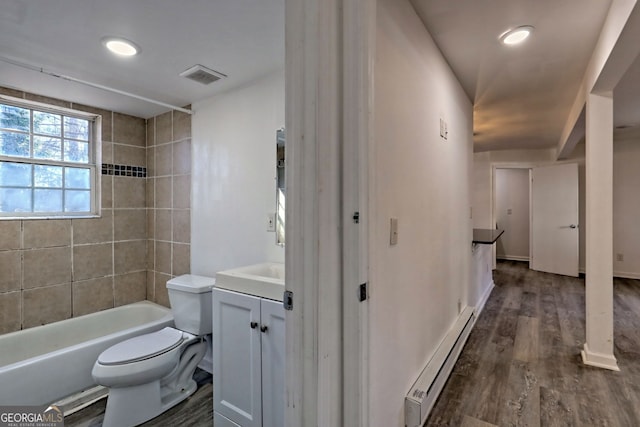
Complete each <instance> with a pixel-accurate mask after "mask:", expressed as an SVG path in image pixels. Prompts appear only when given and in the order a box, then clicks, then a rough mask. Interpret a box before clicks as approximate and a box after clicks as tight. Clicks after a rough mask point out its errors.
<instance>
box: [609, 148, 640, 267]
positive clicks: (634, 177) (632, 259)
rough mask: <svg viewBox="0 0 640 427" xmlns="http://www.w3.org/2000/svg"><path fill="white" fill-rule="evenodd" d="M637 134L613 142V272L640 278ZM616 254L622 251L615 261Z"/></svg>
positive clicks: (639, 170)
mask: <svg viewBox="0 0 640 427" xmlns="http://www.w3.org/2000/svg"><path fill="white" fill-rule="evenodd" d="M639 220H640V137H636V138H633V139H623V140H615V141H614V144H613V256H614V258H613V272H614V274H615V275H618V276H623V277H635V278H638V279H640V224H639V223H638V221H639ZM616 254H623V255H624V260H623V261H618V260H617V259H616Z"/></svg>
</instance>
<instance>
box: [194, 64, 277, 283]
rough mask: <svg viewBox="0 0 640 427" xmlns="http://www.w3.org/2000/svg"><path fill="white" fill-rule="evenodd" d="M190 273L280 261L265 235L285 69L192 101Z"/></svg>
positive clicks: (272, 202)
mask: <svg viewBox="0 0 640 427" xmlns="http://www.w3.org/2000/svg"><path fill="white" fill-rule="evenodd" d="M193 109H194V110H195V114H194V115H193V122H192V126H193V142H192V144H193V148H192V153H193V154H192V155H193V176H192V198H191V200H192V218H191V271H192V272H193V274H202V275H207V276H212V275H214V274H215V273H216V272H218V271H220V270H224V269H228V268H232V267H238V266H242V265H249V264H253V263H258V262H264V261H277V262H284V249H283V248H282V247H280V246H278V245H276V243H275V233H273V232H267V231H266V230H267V215H268V213H270V212H275V205H276V201H275V200H276V199H275V197H276V196H275V195H276V181H275V177H276V130H277V129H279V128H281V127H283V126H284V71H282V70H281V71H278V72H276V73H274V74H271V75H269V76H267V77H265V78H263V79H261V80H259V81H256V82H254V83H253V84H251V85H249V86H246V87H243V88H240V89H237V90H233V91H230V92H226V93H222V94H219V95H216V96H214V97H212V98H210V99H207V100H204V101H201V102H197V103H194V104H193Z"/></svg>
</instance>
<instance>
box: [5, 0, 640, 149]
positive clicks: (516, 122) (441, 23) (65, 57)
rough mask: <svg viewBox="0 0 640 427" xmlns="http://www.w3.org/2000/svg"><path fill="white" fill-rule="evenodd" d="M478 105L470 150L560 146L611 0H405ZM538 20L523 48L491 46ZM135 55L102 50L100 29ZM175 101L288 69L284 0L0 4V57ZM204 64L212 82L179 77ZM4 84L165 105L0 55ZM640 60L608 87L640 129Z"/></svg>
mask: <svg viewBox="0 0 640 427" xmlns="http://www.w3.org/2000/svg"><path fill="white" fill-rule="evenodd" d="M411 1H412V3H413V4H414V7H415V8H416V11H417V12H418V14H419V15H420V17H421V18H422V20H423V22H424V23H425V26H426V27H427V29H428V30H429V32H430V33H431V34H432V36H433V38H434V39H435V41H436V43H437V44H438V46H439V48H440V50H441V51H442V52H443V54H444V56H445V58H446V59H447V61H448V62H449V64H450V65H451V67H452V69H453V71H454V73H455V74H456V75H457V77H458V79H459V80H460V82H461V83H462V86H463V88H464V90H465V91H466V92H467V94H468V96H469V98H470V99H471V100H472V101H473V102H474V133H475V136H474V146H475V150H476V151H486V150H495V149H508V148H548V147H555V146H557V144H558V142H559V140H560V136H561V132H562V129H563V127H564V125H565V122H566V121H567V119H568V115H569V110H570V108H571V105H572V103H573V101H574V99H575V97H576V94H577V93H578V87H579V85H580V83H581V80H582V76H583V74H584V70H585V67H586V64H587V62H588V61H589V58H590V56H591V52H592V50H593V47H594V45H595V43H596V40H597V37H598V35H599V33H600V29H601V27H602V24H603V22H604V19H605V16H606V13H607V11H608V8H609V6H610V4H611V0H560V1H559V0H411ZM524 24H529V25H533V26H534V27H535V28H536V30H535V32H534V34H533V36H532V37H531V38H530V39H529V40H528V41H527V42H526V43H525V44H524V45H522V46H519V47H512V48H508V47H505V46H503V45H501V44H500V43H499V42H498V36H499V35H500V34H501V33H502V32H504V31H505V30H507V29H509V28H512V27H514V26H518V25H524ZM108 35H115V36H122V37H126V38H128V39H130V40H132V41H134V42H136V43H137V44H138V45H139V46H140V47H141V48H142V53H141V54H140V55H139V56H137V57H134V58H129V59H122V58H117V57H114V56H113V55H111V54H110V53H108V52H107V51H106V50H105V49H104V48H103V46H102V44H101V39H102V38H103V37H104V36H108ZM2 58H6V59H10V60H12V61H18V62H21V63H25V64H29V65H31V66H35V67H41V68H44V69H45V70H46V71H51V72H53V73H58V74H63V75H68V76H70V77H73V78H77V79H81V80H87V81H90V82H93V83H97V84H101V85H105V86H109V87H113V88H116V89H119V90H122V91H126V92H131V93H134V94H137V95H141V96H144V97H148V98H152V99H156V100H159V101H162V102H166V103H169V104H173V105H176V106H182V105H187V104H191V103H193V102H196V101H198V100H201V99H205V98H208V97H210V96H212V95H215V94H216V93H219V92H221V91H226V90H229V89H231V88H234V87H238V86H242V85H245V84H247V83H249V82H251V81H253V80H255V79H257V78H259V77H260V76H262V75H265V74H267V73H269V72H272V71H274V70H276V69H279V68H282V67H283V66H284V0H189V1H175V0H136V1H131V0H99V1H98V0H57V1H55V2H53V1H46V2H42V1H40V2H39V1H33V0H2V2H1V3H0V59H2ZM195 64H202V65H204V66H206V67H209V68H212V69H214V70H216V71H219V72H221V73H224V74H226V75H228V77H227V78H225V79H223V80H220V81H218V82H215V83H213V84H211V85H209V86H203V85H201V84H199V83H196V82H193V81H191V80H187V79H184V78H181V77H179V76H178V74H179V73H180V72H182V71H184V70H186V69H187V68H189V67H191V66H192V65H195ZM0 85H2V86H9V87H13V88H17V89H21V90H25V91H30V92H35V93H40V94H43V95H47V96H52V97H56V98H62V99H67V100H70V101H74V102H79V103H85V104H91V105H95V106H98V107H102V108H106V109H110V110H115V111H120V112H124V113H128V114H133V115H136V116H140V117H151V116H154V115H156V114H159V113H161V112H164V111H166V110H167V108H165V107H159V106H155V105H153V104H149V103H147V102H143V101H139V100H135V99H132V98H127V97H122V96H119V95H114V94H111V93H109V92H105V91H102V90H98V89H93V88H90V87H87V86H83V85H79V84H77V83H70V82H67V81H64V80H61V79H58V78H55V77H51V76H48V75H46V74H43V73H40V72H37V71H32V70H27V69H24V68H21V67H18V66H15V65H11V64H8V63H6V62H3V61H2V60H0ZM638 99H640V61H637V62H636V63H635V64H634V66H632V68H631V70H630V71H629V72H628V73H627V75H626V77H625V78H624V79H623V81H622V82H621V84H620V85H619V86H618V88H617V89H616V92H615V101H614V104H615V116H614V117H615V124H616V125H618V126H620V125H625V126H628V125H632V126H635V125H640V102H637V100H638Z"/></svg>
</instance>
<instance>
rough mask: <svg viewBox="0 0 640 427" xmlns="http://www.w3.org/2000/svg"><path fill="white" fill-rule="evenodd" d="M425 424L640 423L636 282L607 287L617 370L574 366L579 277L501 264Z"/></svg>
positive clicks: (580, 330)
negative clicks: (611, 304) (611, 298)
mask: <svg viewBox="0 0 640 427" xmlns="http://www.w3.org/2000/svg"><path fill="white" fill-rule="evenodd" d="M494 281H495V284H496V287H495V289H494V290H493V292H492V294H491V297H490V298H489V300H488V301H487V304H486V307H485V309H484V311H483V313H482V314H481V315H480V317H479V318H478V321H477V323H476V326H475V328H474V330H473V331H472V333H471V335H470V337H469V340H468V341H467V344H466V346H465V348H464V350H463V352H462V354H461V355H460V358H459V360H458V363H457V364H456V366H455V368H454V370H453V372H452V375H451V377H450V378H449V380H448V382H447V384H446V386H445V388H444V390H443V392H442V394H441V395H440V398H439V399H438V401H437V402H436V405H435V406H434V408H433V410H432V412H431V415H430V417H429V419H428V420H427V424H426V425H427V426H465V427H469V426H478V427H480V426H485V427H486V426H492V425H497V426H616V427H618V426H630V427H631V426H633V427H635V426H640V281H638V280H626V279H615V280H614V305H615V307H614V313H615V316H614V317H615V321H614V322H615V326H614V345H615V356H616V358H617V360H618V365H619V367H620V369H621V372H613V371H608V370H604V369H598V368H592V367H588V366H585V365H583V364H582V361H581V358H580V350H581V349H582V345H583V344H584V340H585V330H584V315H585V314H584V279H579V278H571V277H565V276H558V275H553V274H547V273H540V272H535V271H531V270H529V269H528V268H527V263H522V262H512V261H504V262H499V263H498V268H497V270H496V271H495V272H494Z"/></svg>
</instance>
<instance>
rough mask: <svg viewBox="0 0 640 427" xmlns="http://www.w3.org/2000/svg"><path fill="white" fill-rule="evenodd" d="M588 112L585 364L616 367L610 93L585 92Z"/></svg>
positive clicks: (583, 359)
mask: <svg viewBox="0 0 640 427" xmlns="http://www.w3.org/2000/svg"><path fill="white" fill-rule="evenodd" d="M586 110H587V113H586V283H585V304H586V316H585V320H586V342H585V344H584V349H583V350H582V361H583V363H584V364H586V365H591V366H596V367H599V368H605V369H611V370H614V371H619V370H620V369H619V368H618V364H617V362H616V358H615V356H614V355H613V96H612V94H611V93H607V94H593V93H592V94H589V95H588V97H587V109H586Z"/></svg>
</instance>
